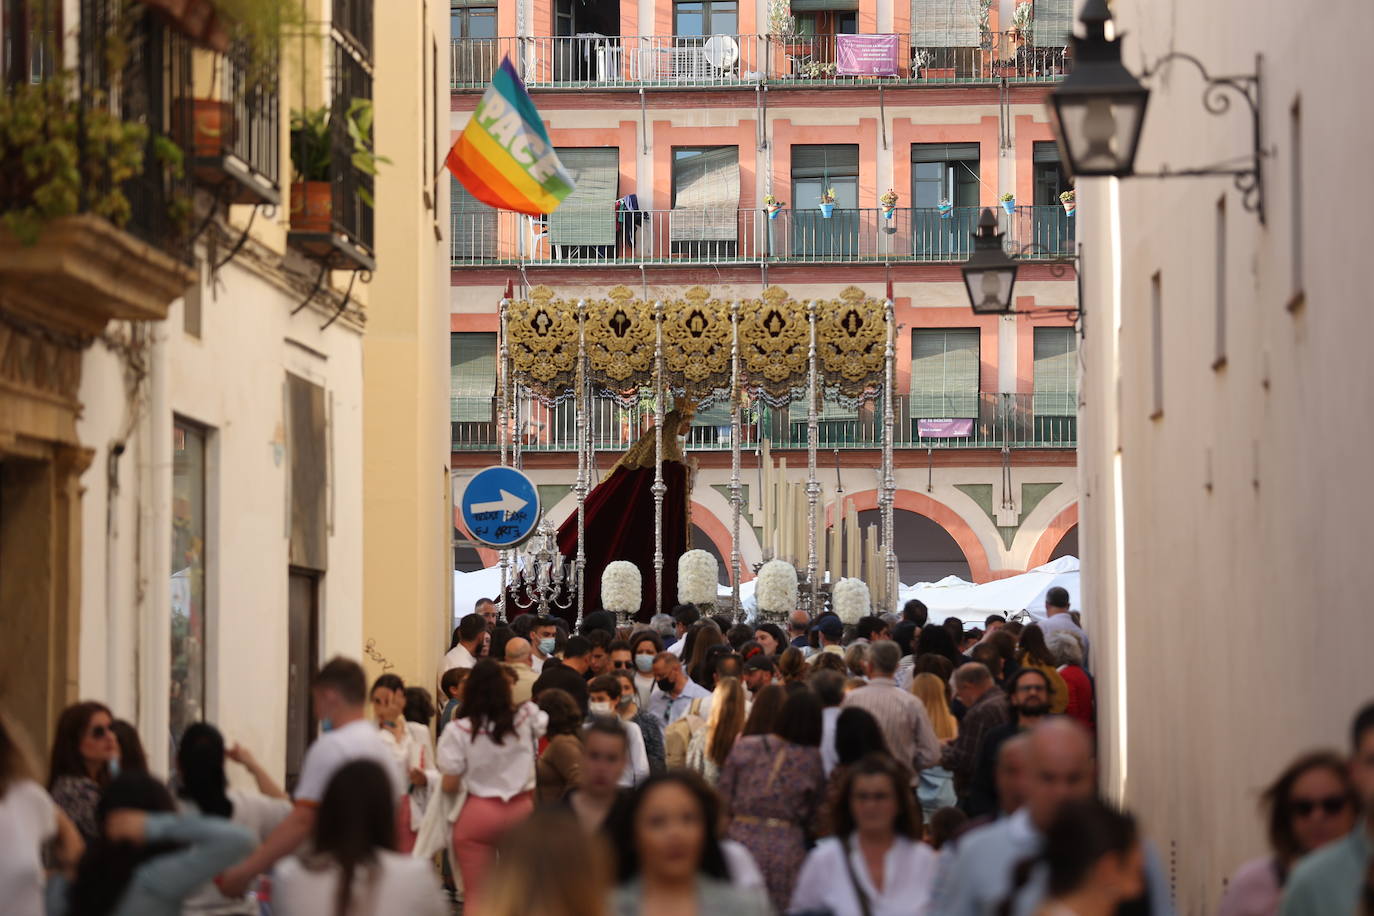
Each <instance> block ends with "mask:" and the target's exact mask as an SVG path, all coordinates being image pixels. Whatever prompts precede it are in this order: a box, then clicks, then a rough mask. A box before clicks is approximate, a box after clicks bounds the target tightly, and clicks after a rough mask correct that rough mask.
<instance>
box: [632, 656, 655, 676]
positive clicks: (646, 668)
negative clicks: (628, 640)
mask: <svg viewBox="0 0 1374 916" xmlns="http://www.w3.org/2000/svg"><path fill="white" fill-rule="evenodd" d="M635 667H636V668H638V669H639V670H640V671H642V672H644V673H645V674H648V673H649V672H650V671H651V670H653V667H654V657H653V656H652V655H636V656H635Z"/></svg>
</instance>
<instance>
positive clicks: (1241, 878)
mask: <svg viewBox="0 0 1374 916" xmlns="http://www.w3.org/2000/svg"><path fill="white" fill-rule="evenodd" d="M1357 806H1358V799H1357V796H1356V794H1355V788H1354V786H1353V784H1352V783H1351V782H1350V771H1349V768H1348V767H1347V766H1346V765H1345V761H1344V760H1343V759H1342V758H1341V757H1340V755H1339V754H1336V753H1334V752H1331V751H1314V752H1312V753H1308V754H1304V755H1302V756H1301V757H1299V758H1298V759H1297V760H1295V761H1293V762H1292V763H1290V764H1289V765H1288V767H1287V768H1286V769H1285V770H1284V771H1283V772H1282V773H1280V774H1279V778H1278V779H1276V780H1274V783H1273V784H1272V785H1271V786H1270V787H1269V788H1268V789H1266V790H1265V792H1264V794H1263V795H1261V796H1260V810H1261V812H1262V813H1263V814H1264V818H1265V821H1266V823H1267V826H1268V833H1269V848H1270V849H1271V850H1272V851H1273V854H1272V855H1267V856H1263V857H1261V858H1258V859H1254V860H1252V861H1250V862H1246V863H1245V864H1244V865H1242V866H1241V867H1240V868H1238V869H1236V873H1235V875H1234V876H1232V878H1231V880H1230V882H1229V883H1228V884H1227V887H1226V896H1224V897H1223V898H1222V900H1221V907H1220V909H1218V910H1217V914H1218V916H1272V914H1274V913H1277V912H1278V911H1279V899H1280V897H1282V896H1283V885H1284V882H1285V881H1286V880H1287V878H1288V871H1289V869H1290V868H1292V867H1293V864H1294V863H1295V862H1297V860H1298V859H1300V858H1302V857H1303V856H1305V855H1307V854H1308V853H1309V852H1312V851H1313V850H1314V849H1317V848H1318V847H1320V846H1325V845H1326V844H1327V843H1330V842H1331V841H1332V840H1338V839H1340V838H1341V837H1344V836H1346V835H1347V834H1349V833H1350V831H1351V830H1353V829H1354V827H1355V817H1356V812H1357V810H1358V808H1357Z"/></svg>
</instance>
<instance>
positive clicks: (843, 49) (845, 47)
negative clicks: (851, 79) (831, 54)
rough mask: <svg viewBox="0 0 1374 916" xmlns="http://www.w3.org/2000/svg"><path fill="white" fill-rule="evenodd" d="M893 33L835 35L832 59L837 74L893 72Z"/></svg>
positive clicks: (894, 69) (879, 74)
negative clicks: (833, 57)
mask: <svg viewBox="0 0 1374 916" xmlns="http://www.w3.org/2000/svg"><path fill="white" fill-rule="evenodd" d="M897 38H898V36H896V35H836V36H835V63H836V65H837V70H838V72H839V74H840V75H841V76H896V75H897Z"/></svg>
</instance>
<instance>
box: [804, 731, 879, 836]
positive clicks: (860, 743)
mask: <svg viewBox="0 0 1374 916" xmlns="http://www.w3.org/2000/svg"><path fill="white" fill-rule="evenodd" d="M886 753H888V749H887V740H886V739H885V738H883V730H882V727H881V726H879V725H878V720H877V719H875V718H873V714H872V713H871V712H869V711H868V710H866V709H861V708H859V707H858V706H850V707H847V708H845V709H842V710H840V714H839V716H838V717H837V718H836V719H835V758H836V763H835V769H833V770H831V771H830V777H829V780H828V781H827V783H826V787H825V799H824V800H823V801H822V802H821V807H820V811H819V812H818V813H817V815H816V836H830V835H832V834H834V833H835V824H836V822H837V821H838V820H839V817H840V812H841V811H842V809H843V808H844V806H845V804H846V801H845V795H844V791H845V786H846V785H847V784H848V782H847V780H848V779H849V770H850V768H851V767H853V766H854V765H855V764H856V763H858V762H859V761H860V760H863V759H864V758H865V757H868V756H869V755H870V754H886Z"/></svg>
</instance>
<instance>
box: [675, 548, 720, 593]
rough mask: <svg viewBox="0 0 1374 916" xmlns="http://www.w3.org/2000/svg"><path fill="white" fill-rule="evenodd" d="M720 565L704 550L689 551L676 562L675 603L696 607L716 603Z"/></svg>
mask: <svg viewBox="0 0 1374 916" xmlns="http://www.w3.org/2000/svg"><path fill="white" fill-rule="evenodd" d="M719 581H720V565H719V564H718V563H716V558H715V557H713V556H711V554H709V553H707V552H706V551H704V550H689V551H687V552H686V553H684V554H683V555H682V556H680V557H678V561H677V602H678V604H695V605H697V606H699V607H700V606H703V605H711V604H715V603H716V584H717V583H718V582H719Z"/></svg>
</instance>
